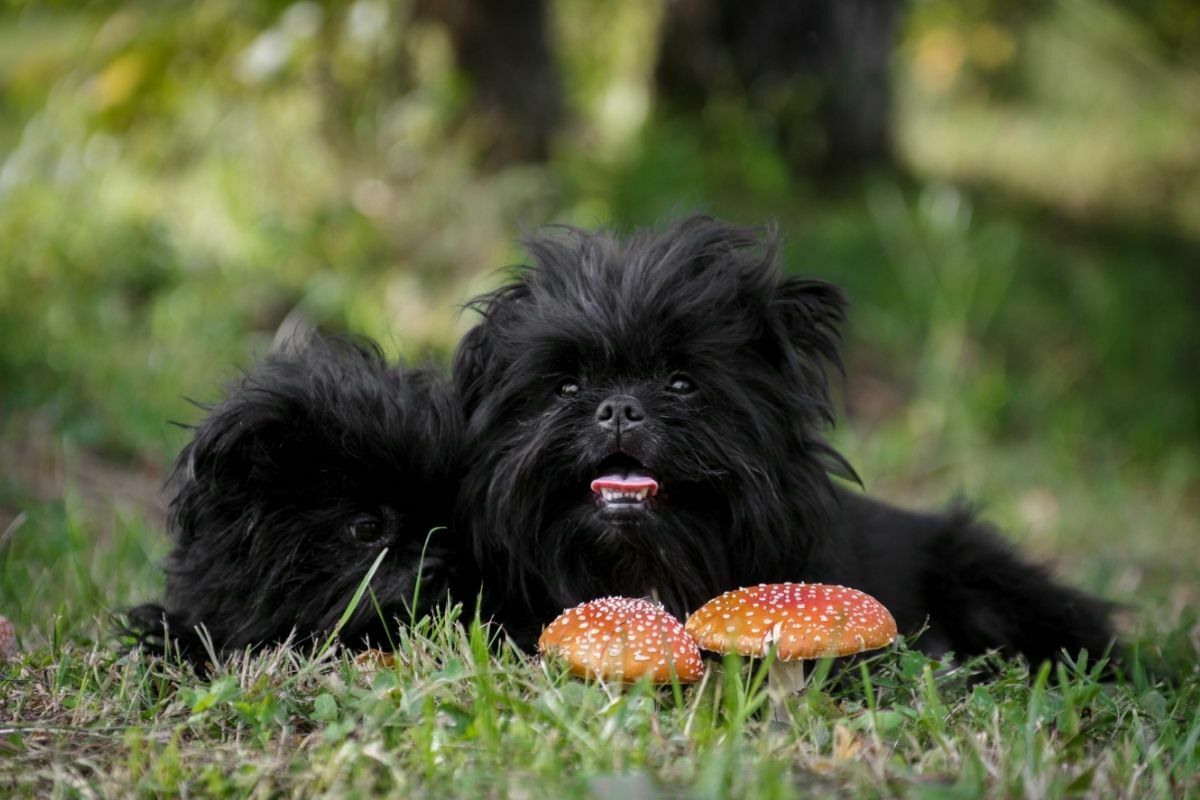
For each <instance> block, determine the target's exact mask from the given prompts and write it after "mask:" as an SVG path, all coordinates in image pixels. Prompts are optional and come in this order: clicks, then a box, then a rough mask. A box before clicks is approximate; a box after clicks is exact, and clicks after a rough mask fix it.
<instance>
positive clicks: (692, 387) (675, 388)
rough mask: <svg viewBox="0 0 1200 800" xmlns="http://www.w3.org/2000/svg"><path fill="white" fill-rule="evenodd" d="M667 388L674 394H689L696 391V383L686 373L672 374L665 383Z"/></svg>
mask: <svg viewBox="0 0 1200 800" xmlns="http://www.w3.org/2000/svg"><path fill="white" fill-rule="evenodd" d="M667 388H668V389H670V390H671V391H672V392H674V393H675V394H691V393H692V392H694V391H696V384H694V383H692V381H691V379H690V378H688V377H687V376H686V375H673V376H672V377H671V380H670V382H669V383H667Z"/></svg>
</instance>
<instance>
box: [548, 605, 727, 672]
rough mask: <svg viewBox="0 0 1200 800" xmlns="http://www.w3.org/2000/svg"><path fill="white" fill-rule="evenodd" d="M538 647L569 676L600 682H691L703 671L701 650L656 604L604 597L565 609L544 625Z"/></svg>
mask: <svg viewBox="0 0 1200 800" xmlns="http://www.w3.org/2000/svg"><path fill="white" fill-rule="evenodd" d="M538 649H539V650H540V651H542V652H543V653H546V654H552V655H555V656H558V657H559V658H562V659H564V660H565V661H566V662H567V663H568V664H569V665H570V668H571V673H572V674H574V675H579V676H591V677H594V678H599V679H601V680H620V681H626V682H632V681H637V680H639V679H641V678H642V677H644V676H646V675H649V676H650V680H651V681H652V682H654V683H668V682H670V681H671V676H672V675H675V676H676V677H677V678H678V680H679V682H680V683H694V682H695V681H698V680H700V676H701V675H703V673H704V664H703V661H702V660H701V658H700V650H699V649H698V648H697V647H696V643H695V642H694V641H693V640H692V637H690V636H689V635H688V634H687V632H686V631H684V629H683V625H682V624H680V622H679V620H677V619H675V617H673V616H671V615H670V614H669V613H668V612H667V610H666V609H664V608H663V607H662V606H661V605H659V604H658V603H654V602H651V601H649V600H638V599H631V598H628V597H604V598H601V599H599V600H592V601H590V602H587V603H583V604H582V605H579V606H576V607H575V608H572V609H568V610H567V611H564V612H563V613H562V614H561V615H559V617H558V618H557V619H556V620H554V621H553V622H551V623H550V624H549V625H547V626H546V628H545V630H543V631H542V635H541V638H539V639H538Z"/></svg>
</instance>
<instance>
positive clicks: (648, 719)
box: [0, 609, 1200, 798]
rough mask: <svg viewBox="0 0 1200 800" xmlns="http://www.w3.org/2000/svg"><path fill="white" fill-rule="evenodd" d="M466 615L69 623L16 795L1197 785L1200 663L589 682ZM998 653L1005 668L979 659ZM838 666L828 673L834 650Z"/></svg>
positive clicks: (1037, 792) (568, 793) (36, 706)
mask: <svg viewBox="0 0 1200 800" xmlns="http://www.w3.org/2000/svg"><path fill="white" fill-rule="evenodd" d="M457 611H458V610H457V609H455V610H454V612H452V613H451V614H450V615H449V616H446V617H437V618H431V619H426V620H423V621H421V622H420V623H419V624H418V625H417V626H416V627H415V628H412V629H408V630H402V631H401V632H400V633H399V634H398V638H397V641H396V651H397V657H396V660H395V662H394V664H392V665H386V664H382V663H379V662H374V661H369V660H363V659H357V660H356V659H355V658H353V657H352V656H351V655H350V654H347V653H345V652H343V651H339V650H337V649H330V650H326V651H317V652H315V653H314V652H311V651H310V652H303V651H301V652H296V651H289V650H286V649H278V650H272V651H270V652H266V653H261V654H258V655H255V656H249V657H247V656H235V657H231V658H229V659H228V660H226V661H224V662H223V663H221V664H219V665H217V666H216V667H215V668H214V669H213V670H212V673H211V674H210V675H209V676H208V677H206V678H205V679H199V678H197V677H196V675H195V674H193V673H192V672H191V671H190V670H189V669H187V668H184V667H181V666H180V665H179V664H177V663H175V662H173V661H172V660H171V659H170V658H161V657H158V656H153V655H147V654H137V653H126V652H123V651H121V650H114V649H109V648H104V647H95V646H86V645H80V644H77V643H73V642H56V643H53V644H52V645H51V646H50V647H48V648H46V649H43V650H41V651H39V652H38V653H37V654H34V655H31V656H27V657H25V658H23V659H22V661H21V662H20V663H19V664H15V665H10V666H9V667H8V668H7V669H6V670H5V676H4V678H3V682H0V686H2V687H3V692H4V694H3V695H2V696H3V703H4V706H3V707H4V708H5V711H6V719H5V721H4V722H3V723H2V724H0V747H2V748H3V753H4V756H5V757H4V759H3V760H2V761H0V786H2V787H4V788H5V789H6V790H7V791H9V792H12V793H13V794H15V795H18V796H55V795H57V796H83V795H86V794H87V793H88V792H94V793H96V794H98V795H101V796H134V795H137V796H192V795H204V796H249V795H253V796H260V795H263V794H267V795H275V794H286V795H291V794H326V793H332V794H335V795H343V794H344V795H349V796H367V795H373V794H376V793H380V792H388V793H395V794H399V795H402V796H410V797H422V796H433V797H437V796H462V797H497V796H521V797H546V798H554V797H622V796H633V797H649V796H660V795H667V796H689V797H729V796H738V797H743V796H744V797H801V796H809V795H811V794H814V793H816V794H821V795H833V794H841V793H851V794H852V795H853V796H863V797H883V796H897V795H899V796H912V797H979V796H994V797H1005V796H1030V797H1064V796H1095V797H1161V796H1166V795H1170V794H1182V793H1186V792H1188V791H1189V790H1190V791H1196V790H1197V789H1200V783H1198V782H1197V767H1198V766H1200V762H1198V759H1200V750H1198V747H1197V738H1198V736H1200V721H1198V720H1197V719H1196V718H1195V713H1194V712H1195V708H1196V705H1197V702H1200V696H1198V695H1200V681H1198V680H1197V679H1196V677H1195V676H1194V675H1193V676H1191V677H1189V678H1188V679H1186V680H1185V681H1184V682H1183V683H1182V684H1180V685H1178V686H1176V687H1174V688H1167V687H1165V686H1163V685H1156V684H1153V683H1151V682H1149V681H1147V680H1146V679H1145V678H1144V677H1142V676H1136V677H1135V678H1132V679H1130V680H1128V681H1121V682H1117V683H1102V682H1100V681H1099V680H1098V679H1097V673H1098V670H1097V668H1096V667H1095V666H1090V667H1089V666H1088V665H1087V664H1084V663H1081V664H1078V665H1073V666H1067V665H1062V666H1059V667H1058V668H1056V669H1051V668H1050V666H1049V665H1047V666H1045V667H1044V668H1042V669H1041V670H1039V671H1038V672H1037V674H1035V675H1030V674H1029V673H1028V672H1027V671H1026V670H1025V669H1024V668H1023V667H1021V666H1018V665H1015V664H1011V663H1008V664H1004V663H999V662H992V663H990V664H980V663H971V664H967V665H959V666H948V665H945V664H940V663H937V662H932V661H930V660H928V659H927V658H925V657H924V656H922V655H920V654H919V653H917V652H914V651H910V650H908V649H906V648H905V647H904V646H903V644H901V645H898V646H896V647H894V648H892V649H891V650H889V651H888V652H886V653H884V654H883V655H880V656H877V657H875V658H873V659H871V660H870V662H869V663H864V664H862V665H861V666H860V668H859V669H857V670H853V669H852V670H850V671H849V672H848V673H847V674H844V675H842V676H841V677H840V678H839V679H837V680H835V681H824V682H822V681H817V682H815V683H814V684H813V685H811V686H810V688H808V689H807V690H806V692H805V693H804V694H803V695H801V696H798V697H794V698H792V699H791V701H790V702H789V708H790V709H791V720H790V722H789V723H787V724H779V723H774V722H772V721H770V714H768V713H765V712H764V708H765V704H766V699H767V696H766V695H767V687H766V686H765V685H764V683H763V675H762V674H761V672H762V669H761V668H758V667H756V665H753V664H749V665H748V664H743V663H741V662H740V661H739V660H737V659H730V660H727V661H726V662H724V663H720V662H711V663H710V665H709V667H708V670H707V673H706V675H705V677H704V679H703V680H702V681H701V683H699V684H697V685H695V686H691V687H678V686H676V687H665V688H662V689H655V688H653V687H650V686H648V685H645V684H640V685H635V686H629V687H626V686H620V685H600V684H590V683H589V684H585V683H583V682H580V681H578V680H576V679H573V678H571V677H570V676H569V675H567V674H566V673H565V671H564V670H563V669H561V668H560V667H558V666H557V665H556V664H554V663H553V662H550V663H544V662H541V661H539V660H537V659H532V658H528V657H526V656H523V655H520V654H518V653H516V652H514V651H513V650H511V649H510V648H509V647H507V646H499V647H495V646H494V645H495V643H494V642H492V641H490V639H489V637H491V636H492V635H493V634H492V633H491V632H489V631H488V630H487V629H485V628H481V627H480V626H479V624H478V622H477V621H476V622H472V623H471V624H469V625H465V626H464V625H460V624H457V621H456V617H457ZM984 667H987V668H989V669H992V670H994V671H995V674H993V675H992V676H991V677H989V678H988V680H986V682H982V683H980V682H972V681H971V680H970V677H971V675H972V674H975V673H976V672H977V671H978V670H980V669H982V668H984ZM818 674H820V673H818Z"/></svg>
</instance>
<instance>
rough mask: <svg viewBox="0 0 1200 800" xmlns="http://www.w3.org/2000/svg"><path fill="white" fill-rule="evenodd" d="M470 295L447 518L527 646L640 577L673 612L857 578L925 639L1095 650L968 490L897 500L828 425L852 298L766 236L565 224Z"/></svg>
mask: <svg viewBox="0 0 1200 800" xmlns="http://www.w3.org/2000/svg"><path fill="white" fill-rule="evenodd" d="M526 246H527V248H528V250H529V252H530V254H531V255H532V257H533V265H532V267H529V268H527V269H525V270H524V271H521V272H519V273H518V274H517V276H516V278H515V280H514V281H513V282H512V283H510V284H508V285H506V286H504V287H502V288H500V289H498V290H496V291H495V292H493V293H491V294H488V295H485V296H483V297H481V298H479V299H477V300H476V301H475V303H474V305H475V307H476V308H477V309H478V310H479V311H481V312H482V314H483V317H484V319H483V321H482V322H481V323H479V325H478V326H476V327H475V328H474V329H472V330H471V331H470V332H469V333H468V335H467V336H466V338H465V339H464V340H463V343H462V345H461V346H460V348H459V351H458V353H457V356H456V360H455V365H454V371H455V380H456V382H457V385H458V389H459V393H460V396H461V398H462V400H463V403H464V407H465V412H466V415H467V437H468V441H469V442H470V444H469V447H470V449H471V460H470V466H469V467H468V469H467V472H466V474H465V476H464V478H463V492H462V497H461V499H460V501H459V502H460V506H459V511H460V518H461V519H462V521H463V525H464V526H465V527H466V528H468V529H469V531H470V534H471V537H472V540H473V546H474V548H475V550H476V555H477V559H478V561H479V562H480V563H481V564H483V565H485V567H487V568H488V574H487V575H486V576H485V578H486V583H485V599H487V600H488V601H489V602H490V608H491V612H492V613H493V614H494V615H495V616H496V617H497V618H498V620H499V621H500V622H502V623H503V624H504V625H505V626H506V628H507V629H508V631H509V633H510V634H511V635H512V636H513V638H514V639H515V640H516V641H517V642H518V643H519V644H522V645H524V646H529V645H530V644H531V643H532V641H533V638H534V637H536V635H537V632H538V630H539V628H540V627H541V626H542V625H544V624H546V623H548V622H549V621H550V620H551V619H552V618H553V617H554V616H555V615H556V614H557V613H558V612H559V611H560V610H561V609H563V608H564V607H567V606H570V605H573V604H575V603H578V602H581V601H584V600H588V599H591V598H594V597H597V596H600V595H606V594H620V595H632V596H642V595H654V596H657V597H658V598H659V599H660V600H662V601H663V602H664V603H665V604H666V606H667V607H668V608H669V609H670V610H672V611H673V612H674V613H676V614H678V615H683V614H685V613H687V612H689V611H691V610H694V609H695V608H697V607H698V606H699V605H700V604H702V603H704V602H705V601H706V600H708V599H710V598H711V597H713V596H715V595H717V594H718V593H720V592H722V591H725V590H727V589H731V588H734V587H737V586H742V585H746V584H753V583H758V582H777V581H787V580H790V581H799V580H806V581H820V582H836V583H843V584H847V585H850V586H854V587H858V588H861V589H863V590H864V591H866V592H869V593H870V594H872V595H875V596H876V597H877V598H879V599H880V600H881V601H882V602H883V603H884V604H885V605H887V606H888V608H889V609H891V611H892V612H893V613H894V615H895V617H896V619H897V622H898V624H899V625H900V627H901V630H902V631H903V630H906V631H910V632H911V631H915V630H917V629H919V628H920V627H921V626H922V625H924V624H925V623H926V620H928V623H929V628H928V631H927V632H926V634H925V636H924V637H922V639H921V640H920V644H921V645H922V646H923V647H924V648H926V649H928V650H930V651H934V652H941V651H944V650H947V649H950V650H953V651H954V652H955V653H957V654H959V655H968V654H977V653H981V652H985V651H987V650H991V649H998V650H1000V651H1002V652H1004V653H1006V654H1022V655H1024V656H1026V657H1027V658H1029V659H1030V660H1032V661H1040V660H1042V659H1046V658H1053V657H1055V656H1057V655H1058V654H1059V653H1060V652H1061V651H1062V650H1064V649H1065V650H1066V651H1068V652H1069V653H1071V654H1073V655H1074V654H1076V653H1077V652H1078V651H1079V650H1081V649H1087V650H1088V651H1089V652H1090V653H1091V654H1092V656H1093V657H1096V656H1098V655H1100V654H1101V653H1102V652H1104V651H1105V650H1106V648H1107V647H1108V646H1109V644H1110V641H1111V639H1112V632H1111V630H1110V627H1109V623H1108V606H1107V604H1106V603H1104V602H1102V601H1100V600H1098V599H1095V598H1092V597H1089V596H1087V595H1085V594H1082V593H1080V592H1078V591H1075V590H1072V589H1069V588H1065V587H1063V586H1060V585H1058V584H1056V583H1054V582H1053V581H1052V580H1051V579H1050V577H1049V576H1048V575H1047V573H1046V572H1045V571H1044V570H1043V569H1041V568H1039V567H1036V566H1032V565H1030V564H1028V563H1026V562H1025V561H1023V560H1021V559H1020V558H1019V557H1018V556H1017V555H1016V554H1015V553H1014V552H1013V551H1012V550H1011V549H1010V548H1009V547H1008V546H1007V545H1006V544H1005V543H1004V542H1003V541H1002V540H1001V539H1000V538H998V537H997V536H996V535H995V534H994V533H993V532H991V531H990V530H989V529H988V528H987V527H985V526H983V525H980V524H979V523H977V522H976V521H975V520H974V519H973V518H972V515H971V514H970V513H969V512H967V511H965V510H954V511H951V512H949V513H945V514H921V513H913V512H908V511H902V510H899V509H896V508H892V507H890V506H886V505H884V504H882V503H879V502H876V501H873V500H869V499H867V498H866V497H863V496H862V495H860V494H857V493H855V492H853V491H851V490H850V489H848V488H846V487H845V486H844V485H841V484H839V483H835V481H834V479H833V477H834V476H840V477H842V478H850V479H854V473H853V471H852V469H851V468H850V466H849V465H848V464H847V463H846V462H845V460H844V459H843V458H842V457H841V456H840V455H839V454H838V453H836V452H835V451H834V450H833V449H832V448H831V447H830V445H829V444H828V443H827V442H826V441H825V439H824V438H823V437H822V430H823V429H824V428H825V427H826V426H827V425H828V424H830V423H832V421H833V416H834V414H833V408H832V404H831V401H830V396H829V390H828V380H827V376H826V367H827V366H828V365H831V364H832V365H837V366H840V362H839V352H838V351H839V343H840V333H839V328H840V325H841V323H842V320H843V317H844V314H845V309H846V300H845V298H844V296H843V294H842V292H841V291H840V290H838V289H837V288H836V287H834V286H831V285H830V284H827V283H823V282H821V281H816V280H805V279H799V278H787V279H784V278H782V277H781V275H780V270H779V265H778V255H777V250H778V246H777V241H776V238H775V236H774V235H771V234H768V235H766V236H765V237H764V236H762V235H760V234H759V233H758V232H756V231H754V230H747V229H742V228H737V227H732V226H730V225H726V224H723V223H720V222H717V221H714V220H711V219H708V218H703V217H693V218H690V219H686V220H684V221H682V222H680V223H678V224H676V225H675V226H674V227H672V228H671V229H670V230H668V231H667V232H666V233H664V234H662V235H653V234H651V233H639V234H637V235H635V236H633V237H632V238H631V239H629V240H628V241H625V242H622V241H620V240H618V239H616V238H614V237H613V236H612V235H609V234H607V233H596V234H589V233H585V232H581V231H576V230H571V229H565V230H564V231H563V232H562V233H561V235H551V236H544V237H538V238H533V239H530V240H529V241H527V242H526Z"/></svg>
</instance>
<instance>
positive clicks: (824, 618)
mask: <svg viewBox="0 0 1200 800" xmlns="http://www.w3.org/2000/svg"><path fill="white" fill-rule="evenodd" d="M687 631H688V633H690V634H691V635H692V636H693V637H694V638H695V639H696V641H697V642H698V643H699V645H700V647H702V648H704V649H705V650H712V651H715V652H718V653H738V654H740V655H743V656H758V657H762V656H765V655H766V654H767V653H768V651H769V650H770V649H771V645H772V644H776V645H778V651H777V653H776V658H778V659H779V660H780V661H794V660H797V659H806V658H823V657H825V656H849V655H854V654H855V653H862V652H865V651H867V650H875V649H876V648H879V647H884V646H886V645H889V644H891V643H892V642H893V641H895V639H896V620H894V619H892V615H891V613H889V612H888V610H887V609H886V608H884V607H883V604H882V603H880V602H879V601H878V600H876V599H875V598H874V597H871V596H870V595H869V594H866V593H864V592H860V591H858V590H857V589H850V588H848V587H846V586H832V585H828V584H823V583H769V584H768V583H760V584H759V585H757V586H749V587H746V588H744V589H735V590H734V591H731V592H726V593H725V594H723V595H721V596H720V597H717V598H714V599H712V600H709V601H708V602H707V603H705V604H704V605H703V606H701V607H700V609H699V610H697V611H696V613H694V614H692V615H691V616H690V617H688V621H687Z"/></svg>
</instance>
